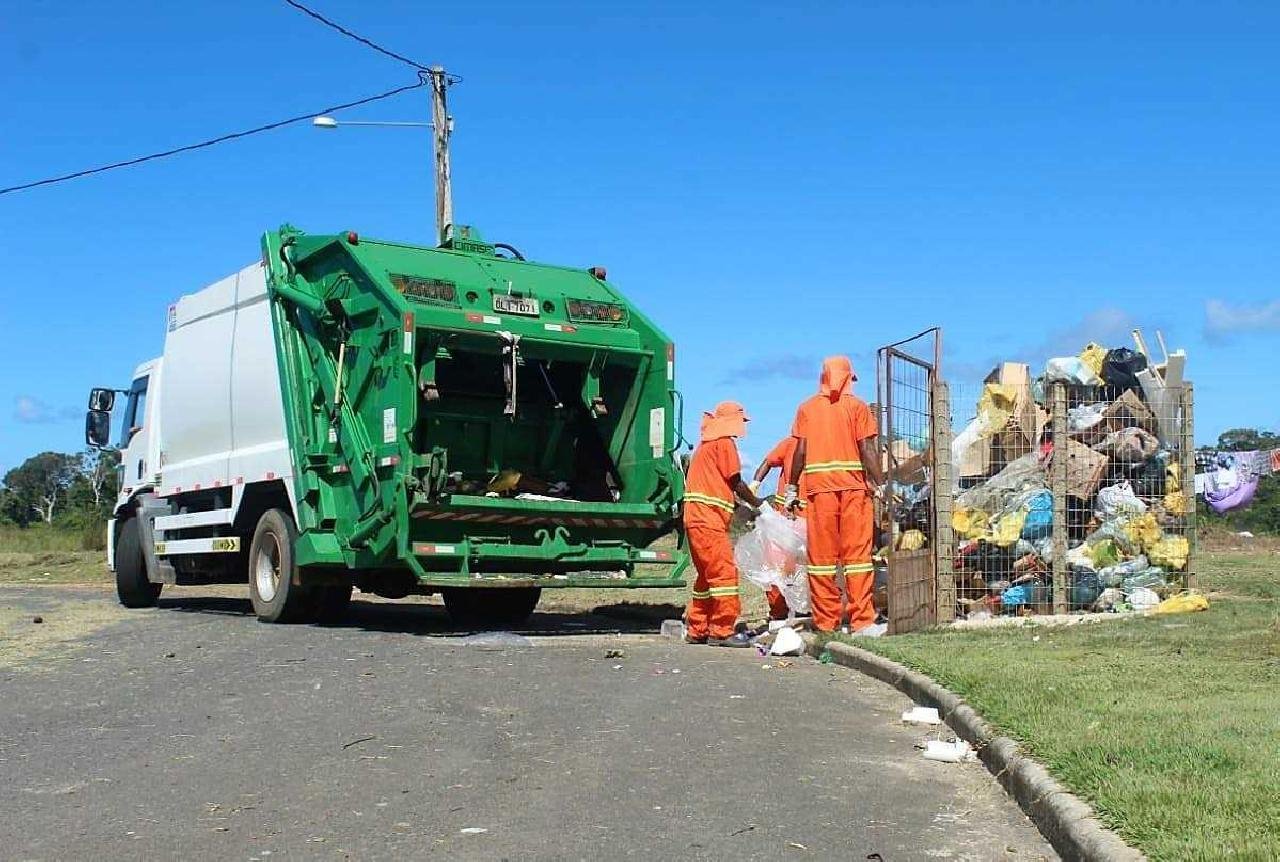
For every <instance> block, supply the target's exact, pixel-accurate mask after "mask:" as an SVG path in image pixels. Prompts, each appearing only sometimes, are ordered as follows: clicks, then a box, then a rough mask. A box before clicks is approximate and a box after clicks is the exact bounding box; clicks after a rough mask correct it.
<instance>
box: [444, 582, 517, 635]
mask: <svg viewBox="0 0 1280 862" xmlns="http://www.w3.org/2000/svg"><path fill="white" fill-rule="evenodd" d="M440 592H441V594H442V595H443V596H444V606H445V610H447V611H448V612H449V618H450V619H452V620H453V621H454V623H456V624H458V625H460V626H501V627H503V628H514V627H515V626H519V625H523V624H524V623H525V622H526V621H527V620H528V619H529V617H530V616H531V615H532V614H533V609H534V608H535V607H537V605H538V599H539V597H541V595H542V589H541V588H540V587H448V588H446V589H444V590H441V591H440Z"/></svg>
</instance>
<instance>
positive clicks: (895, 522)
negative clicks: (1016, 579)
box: [876, 328, 955, 634]
mask: <svg viewBox="0 0 1280 862" xmlns="http://www.w3.org/2000/svg"><path fill="white" fill-rule="evenodd" d="M941 356H942V330H941V329H938V328H934V329H928V330H925V331H924V332H921V333H919V334H918V335H914V336H912V337H911V338H908V339H906V340H905V341H899V342H896V343H894V344H890V345H887V346H885V347H882V348H880V350H879V351H878V353H877V356H876V370H877V374H876V392H877V402H878V405H879V411H878V419H879V424H880V440H881V444H882V447H883V451H884V454H883V458H884V462H883V464H884V474H885V480H886V487H885V493H884V495H883V496H882V498H881V500H880V501H879V502H878V504H877V510H876V523H877V525H878V526H879V531H880V533H879V536H878V537H877V542H876V544H877V546H879V547H882V548H885V549H886V551H885V569H884V570H882V571H878V572H877V577H876V581H877V593H879V594H880V595H881V596H884V597H885V599H886V600H887V604H888V617H889V634H901V633H903V632H910V631H916V630H918V629H923V628H928V627H930V626H933V625H937V624H938V623H939V622H946V621H949V620H950V619H951V617H952V614H953V613H954V610H953V609H954V607H955V595H954V593H955V583H954V579H952V578H950V577H949V575H950V573H951V559H950V557H951V551H950V548H951V544H952V542H951V500H950V497H951V475H950V460H951V459H950V454H951V413H950V408H949V404H948V398H947V389H946V384H944V383H943V382H942V380H941V377H940V373H939V372H940V365H941ZM940 573H942V574H945V575H947V576H948V577H939V574H940ZM940 611H941V613H940Z"/></svg>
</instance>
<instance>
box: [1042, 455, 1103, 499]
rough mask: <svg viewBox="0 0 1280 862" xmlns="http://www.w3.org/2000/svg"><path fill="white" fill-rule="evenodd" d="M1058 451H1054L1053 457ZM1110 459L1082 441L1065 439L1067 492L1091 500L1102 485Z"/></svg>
mask: <svg viewBox="0 0 1280 862" xmlns="http://www.w3.org/2000/svg"><path fill="white" fill-rule="evenodd" d="M1057 456H1058V452H1057V451H1055V452H1054V457H1055V458H1056V457H1057ZM1109 460H1110V459H1109V458H1107V456H1106V455H1103V454H1102V453H1101V452H1095V451H1093V450H1092V449H1090V448H1089V447H1088V446H1086V445H1084V444H1083V443H1078V442H1076V441H1075V440H1068V441H1067V494H1068V495H1069V496H1072V497H1079V498H1081V499H1083V500H1092V499H1093V495H1094V494H1096V493H1098V488H1099V487H1100V486H1101V485H1102V479H1103V477H1104V476H1105V475H1106V472H1107V462H1108V461H1109Z"/></svg>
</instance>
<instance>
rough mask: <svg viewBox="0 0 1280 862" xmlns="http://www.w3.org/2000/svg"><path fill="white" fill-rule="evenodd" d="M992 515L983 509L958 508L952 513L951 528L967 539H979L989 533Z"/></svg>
mask: <svg viewBox="0 0 1280 862" xmlns="http://www.w3.org/2000/svg"><path fill="white" fill-rule="evenodd" d="M990 527H991V516H990V515H988V514H987V513H986V512H984V511H982V510H981V509H963V508H962V509H956V510H955V511H954V512H952V513H951V529H953V530H955V531H956V535H958V536H960V537H961V538H965V539H977V538H980V537H982V536H985V535H986V534H987V530H988V529H989V528H990Z"/></svg>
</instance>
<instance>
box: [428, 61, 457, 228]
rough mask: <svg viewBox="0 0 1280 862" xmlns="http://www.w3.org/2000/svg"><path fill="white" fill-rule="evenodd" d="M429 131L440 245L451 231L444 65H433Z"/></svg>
mask: <svg viewBox="0 0 1280 862" xmlns="http://www.w3.org/2000/svg"><path fill="white" fill-rule="evenodd" d="M428 74H429V75H430V76H431V131H432V139H433V141H434V143H435V174H436V242H438V243H441V244H443V243H444V241H445V240H447V239H448V238H449V234H450V233H451V232H452V230H453V189H452V187H451V185H450V182H449V135H450V134H452V133H453V118H451V117H450V116H449V104H448V89H449V78H448V76H447V75H446V74H445V71H444V67H443V66H432V67H431V69H430V71H429V73H428Z"/></svg>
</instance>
